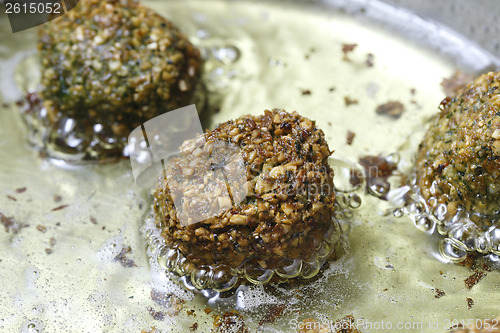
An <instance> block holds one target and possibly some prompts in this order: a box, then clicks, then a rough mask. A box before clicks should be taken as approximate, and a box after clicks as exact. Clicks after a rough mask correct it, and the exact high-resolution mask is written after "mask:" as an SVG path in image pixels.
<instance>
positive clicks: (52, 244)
mask: <svg viewBox="0 0 500 333" xmlns="http://www.w3.org/2000/svg"><path fill="white" fill-rule="evenodd" d="M49 245H50V247H54V245H56V239H55V238H54V237H50V239H49Z"/></svg>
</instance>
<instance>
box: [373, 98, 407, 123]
mask: <svg viewBox="0 0 500 333" xmlns="http://www.w3.org/2000/svg"><path fill="white" fill-rule="evenodd" d="M404 111H405V106H404V105H403V103H401V102H398V101H389V102H387V103H384V104H380V105H379V106H377V108H376V109H375V112H376V113H377V114H379V115H386V116H389V117H391V118H394V119H398V118H399V117H401V115H402V114H403V112H404Z"/></svg>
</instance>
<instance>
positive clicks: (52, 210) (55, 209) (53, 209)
mask: <svg viewBox="0 0 500 333" xmlns="http://www.w3.org/2000/svg"><path fill="white" fill-rule="evenodd" d="M68 206H69V205H61V206H57V207H56V208H52V209H51V210H50V211H51V212H55V211H58V210H61V209H64V208H66V207H68Z"/></svg>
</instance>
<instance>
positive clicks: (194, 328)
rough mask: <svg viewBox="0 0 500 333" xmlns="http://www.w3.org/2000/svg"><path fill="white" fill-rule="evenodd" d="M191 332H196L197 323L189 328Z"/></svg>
mask: <svg viewBox="0 0 500 333" xmlns="http://www.w3.org/2000/svg"><path fill="white" fill-rule="evenodd" d="M189 329H190V330H191V331H196V330H197V329H198V323H194V324H193V325H192V326H191V327H189Z"/></svg>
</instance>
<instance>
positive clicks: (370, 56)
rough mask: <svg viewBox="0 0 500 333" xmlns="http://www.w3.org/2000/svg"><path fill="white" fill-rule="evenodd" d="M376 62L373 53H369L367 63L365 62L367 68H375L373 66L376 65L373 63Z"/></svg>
mask: <svg viewBox="0 0 500 333" xmlns="http://www.w3.org/2000/svg"><path fill="white" fill-rule="evenodd" d="M374 60H375V56H374V55H373V54H372V53H368V54H367V55H366V61H365V64H366V66H368V67H373V65H374V63H373V61H374Z"/></svg>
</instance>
